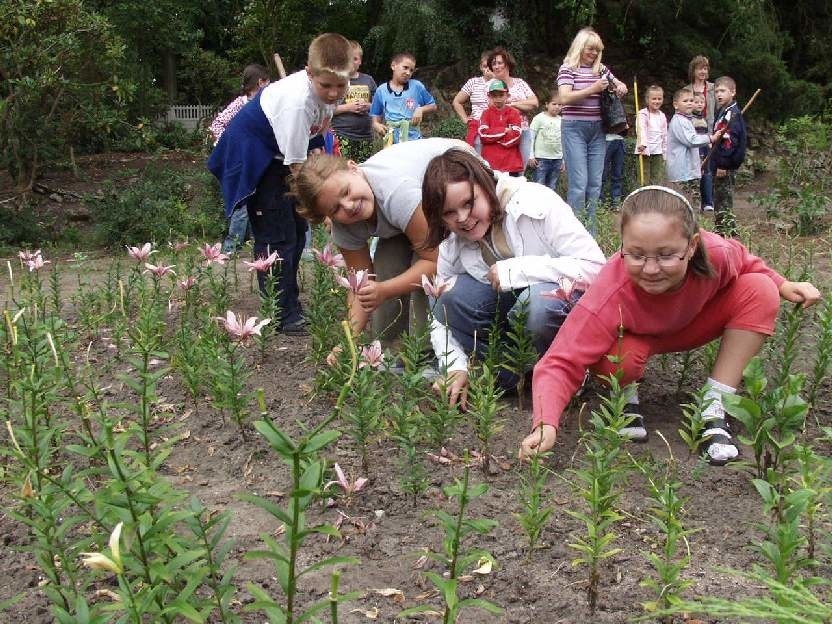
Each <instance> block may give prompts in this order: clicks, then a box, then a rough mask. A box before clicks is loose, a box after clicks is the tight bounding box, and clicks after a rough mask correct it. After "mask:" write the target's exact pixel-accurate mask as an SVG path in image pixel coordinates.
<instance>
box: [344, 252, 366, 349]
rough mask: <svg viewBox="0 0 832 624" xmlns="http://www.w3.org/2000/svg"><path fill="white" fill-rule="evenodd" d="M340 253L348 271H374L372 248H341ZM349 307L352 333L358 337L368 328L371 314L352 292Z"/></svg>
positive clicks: (348, 302) (348, 300) (348, 298)
mask: <svg viewBox="0 0 832 624" xmlns="http://www.w3.org/2000/svg"><path fill="white" fill-rule="evenodd" d="M338 251H340V252H341V254H342V255H343V256H344V262H345V263H346V265H347V269H354V270H356V271H361V270H365V269H366V270H368V271H370V272H372V271H373V261H372V259H371V258H370V248H369V247H368V246H364V247H363V248H361V249H344V248H342V247H339V248H338ZM347 306H348V308H349V321H350V326H351V327H352V331H353V333H354V334H356V335H357V334H360V333H361V332H362V331H364V328H365V327H366V326H367V321H368V320H369V318H370V314H369V313H368V312H365V311H364V309H363V308H362V307H361V303H360V302H359V301H358V297H356V296H355V295H354V294H353V293H351V292H350V293H347Z"/></svg>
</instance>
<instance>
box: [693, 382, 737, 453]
mask: <svg viewBox="0 0 832 624" xmlns="http://www.w3.org/2000/svg"><path fill="white" fill-rule="evenodd" d="M705 387H706V388H707V390H706V391H705V399H706V400H707V399H711V402H710V405H708V407H706V408H705V409H704V410H703V412H702V418H703V420H705V422H706V423H707V421H709V420H719V419H723V418H725V409H724V408H723V407H722V395H723V394H736V392H737V389H736V388H732V387H731V386H729V385H726V384H724V383H721V382H719V381H717V380H715V379H712V378H710V377H708V381H706V382H705ZM706 426H707V424H706ZM704 435H705V436H715V435H724V436H726V437H728V438H730V437H731V434H730V433H729V432H728V431H727V430H726V429H723V428H722V427H710V428H708V429H706V430H705V432H704ZM707 453H708V455H709V456H710V457H711V458H712V459H714V460H716V461H728V460H731V459H734V458H736V457H737V455H739V449H737V446H736V444H734V443H733V442H731V443H729V444H723V443H719V442H712V443H711V444H709V445H708V450H707Z"/></svg>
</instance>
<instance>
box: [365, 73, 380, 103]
mask: <svg viewBox="0 0 832 624" xmlns="http://www.w3.org/2000/svg"><path fill="white" fill-rule="evenodd" d="M365 75H366V76H367V88H368V89H370V101H371V102H372V101H373V98H374V97H375V95H376V91H377V90H378V85H376V81H375V79H374V78H373V77H372V76H371V75H370V74H365Z"/></svg>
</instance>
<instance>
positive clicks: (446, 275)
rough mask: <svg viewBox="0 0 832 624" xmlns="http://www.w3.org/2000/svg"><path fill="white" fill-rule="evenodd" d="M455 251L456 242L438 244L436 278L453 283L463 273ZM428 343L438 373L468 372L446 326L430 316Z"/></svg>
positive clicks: (456, 343) (461, 350)
mask: <svg viewBox="0 0 832 624" xmlns="http://www.w3.org/2000/svg"><path fill="white" fill-rule="evenodd" d="M452 236H453V235H452ZM457 250H458V248H457V245H456V241H454V240H452V239H450V238H448V239H445V240H444V241H442V243H440V244H439V260H438V262H437V267H436V275H437V277H439V278H441V279H444V280H452V281H453V282H455V280H456V276H457V275H460V274H462V273H464V272H465V269H464V268H463V266H462V262H461V261H460V259H459V253H458V251H457ZM453 287H454V283H452V284H451V287H450V288H451V289H453ZM430 342H431V345H432V346H433V352H434V354H435V355H436V358H437V359H438V360H439V370H440V371H445V372H451V371H467V370H468V356H467V355H466V354H465V350H464V349H463V348H462V345H460V344H459V342H457V340H456V339H455V338H454V336H453V334H452V333H451V331H450V329H449V328H448V326H447V325H443V324H442V323H440V322H439V321H438V320H437V319H436V316H435V315H432V321H431V327H430Z"/></svg>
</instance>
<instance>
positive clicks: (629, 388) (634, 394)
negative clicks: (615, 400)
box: [624, 382, 638, 405]
mask: <svg viewBox="0 0 832 624" xmlns="http://www.w3.org/2000/svg"><path fill="white" fill-rule="evenodd" d="M624 396H625V397H626V398H627V403H628V404H631V405H638V386H637V385H636V383H635V382H633V383H630V384H627V385H626V386H625V387H624Z"/></svg>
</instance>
